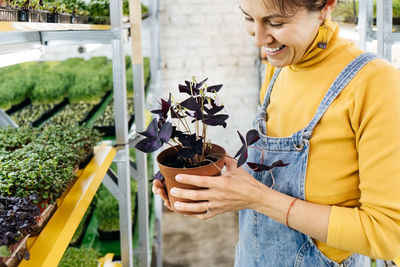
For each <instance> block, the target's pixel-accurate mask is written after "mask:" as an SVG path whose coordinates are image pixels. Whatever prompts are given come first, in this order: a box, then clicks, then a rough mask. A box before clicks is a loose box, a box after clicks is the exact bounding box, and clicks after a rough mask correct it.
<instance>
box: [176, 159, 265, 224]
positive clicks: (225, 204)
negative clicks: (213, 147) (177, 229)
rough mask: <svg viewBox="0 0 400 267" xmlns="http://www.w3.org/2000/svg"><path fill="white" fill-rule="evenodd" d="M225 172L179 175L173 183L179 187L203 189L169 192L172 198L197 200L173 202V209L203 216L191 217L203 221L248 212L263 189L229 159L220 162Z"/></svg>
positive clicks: (178, 189)
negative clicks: (223, 214) (211, 174)
mask: <svg viewBox="0 0 400 267" xmlns="http://www.w3.org/2000/svg"><path fill="white" fill-rule="evenodd" d="M224 161H225V166H226V170H225V172H224V173H222V174H221V175H220V176H197V175H187V174H179V175H177V176H176V180H177V181H178V182H180V183H183V184H191V185H195V186H199V187H203V188H208V189H202V190H189V189H181V188H176V187H175V188H172V189H171V194H172V195H174V196H175V197H179V198H185V199H191V200H197V201H201V200H204V201H201V202H197V203H185V202H178V201H177V202H175V208H176V209H179V210H184V211H193V212H204V214H200V215H192V216H194V217H198V218H200V219H203V220H206V219H209V218H211V217H214V216H215V215H217V214H220V213H223V212H227V211H238V210H241V209H249V208H250V209H251V208H254V207H255V206H256V205H257V202H258V200H259V198H260V195H261V194H260V193H261V190H260V188H261V187H265V185H263V184H262V183H260V182H258V181H257V180H256V179H255V178H254V177H253V176H251V175H250V174H249V173H247V172H246V171H245V170H244V169H243V168H237V167H236V166H237V164H236V161H235V160H234V159H231V158H229V157H225V158H224Z"/></svg>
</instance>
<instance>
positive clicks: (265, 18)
mask: <svg viewBox="0 0 400 267" xmlns="http://www.w3.org/2000/svg"><path fill="white" fill-rule="evenodd" d="M239 9H240V10H242V12H243V13H244V14H245V15H246V16H249V17H251V16H250V15H249V14H247V13H246V11H244V10H243V8H242V7H241V6H239ZM276 18H279V19H281V18H285V16H282V15H280V14H272V15H269V16H265V17H263V18H262V20H271V19H276Z"/></svg>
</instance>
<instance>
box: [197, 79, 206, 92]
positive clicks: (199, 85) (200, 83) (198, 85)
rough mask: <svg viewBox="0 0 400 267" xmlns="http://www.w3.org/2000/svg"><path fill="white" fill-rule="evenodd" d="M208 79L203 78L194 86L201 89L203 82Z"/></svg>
mask: <svg viewBox="0 0 400 267" xmlns="http://www.w3.org/2000/svg"><path fill="white" fill-rule="evenodd" d="M207 80H208V78H205V79H204V80H202V81H201V82H199V83H195V84H194V88H195V89H196V90H200V88H201V87H202V86H203V84H204V83H205V82H206V81H207Z"/></svg>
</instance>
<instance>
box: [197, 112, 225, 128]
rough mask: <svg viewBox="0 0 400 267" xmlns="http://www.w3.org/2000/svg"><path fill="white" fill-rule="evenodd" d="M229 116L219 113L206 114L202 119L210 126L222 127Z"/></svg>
mask: <svg viewBox="0 0 400 267" xmlns="http://www.w3.org/2000/svg"><path fill="white" fill-rule="evenodd" d="M228 118H229V116H228V115H225V114H221V115H207V116H205V118H204V119H203V120H202V122H203V123H204V124H207V125H211V126H218V125H221V126H222V127H224V128H225V127H226V122H225V121H226V120H227V119H228Z"/></svg>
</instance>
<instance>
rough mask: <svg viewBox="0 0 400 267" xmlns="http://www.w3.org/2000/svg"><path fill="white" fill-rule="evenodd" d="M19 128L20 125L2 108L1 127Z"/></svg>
mask: <svg viewBox="0 0 400 267" xmlns="http://www.w3.org/2000/svg"><path fill="white" fill-rule="evenodd" d="M8 126H11V128H18V125H17V124H16V123H15V122H14V121H13V120H12V119H11V118H10V117H9V116H8V115H7V113H5V112H4V111H3V110H2V109H1V108H0V127H3V128H6V127H8Z"/></svg>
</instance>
